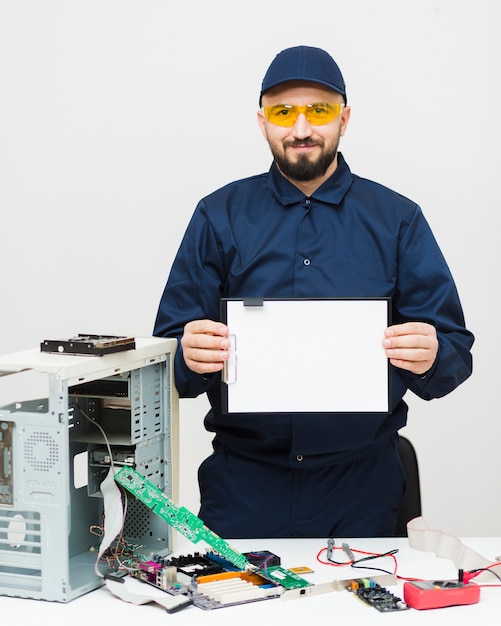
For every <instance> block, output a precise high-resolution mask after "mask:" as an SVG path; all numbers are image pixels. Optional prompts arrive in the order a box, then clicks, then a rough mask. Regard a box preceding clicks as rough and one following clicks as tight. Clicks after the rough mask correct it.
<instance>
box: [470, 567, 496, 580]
mask: <svg viewBox="0 0 501 626" xmlns="http://www.w3.org/2000/svg"><path fill="white" fill-rule="evenodd" d="M479 572H490V573H491V574H492V575H493V576H495V577H496V578H497V579H498V580H499V581H500V582H501V576H499V574H498V573H497V572H495V571H493V570H492V569H490V568H489V567H479V568H478V569H472V570H470V574H478V573H479Z"/></svg>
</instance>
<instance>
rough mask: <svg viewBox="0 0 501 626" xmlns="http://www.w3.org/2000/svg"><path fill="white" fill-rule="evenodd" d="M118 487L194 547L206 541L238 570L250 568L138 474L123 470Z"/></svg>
mask: <svg viewBox="0 0 501 626" xmlns="http://www.w3.org/2000/svg"><path fill="white" fill-rule="evenodd" d="M114 478H115V480H116V482H117V483H119V484H120V485H122V486H123V487H125V489H127V491H130V493H132V494H133V495H134V496H135V497H136V498H137V499H138V500H140V501H141V502H142V503H143V504H145V505H146V506H147V507H148V508H149V509H151V510H152V511H153V512H154V513H156V514H157V515H158V516H159V517H161V518H162V519H163V520H165V521H166V522H167V523H168V524H170V525H171V526H172V527H173V528H175V529H176V530H178V531H179V532H180V533H181V534H182V535H184V536H185V537H186V538H187V539H189V540H190V541H192V542H193V543H197V542H199V541H202V540H203V541H205V542H206V543H207V544H208V545H210V546H211V547H212V548H214V550H216V552H217V553H218V554H220V555H221V556H222V557H223V558H225V559H226V560H227V561H229V562H230V563H232V564H233V565H235V567H238V568H239V569H241V570H245V569H246V568H248V567H249V566H250V563H249V561H248V560H247V557H245V556H244V555H243V554H242V553H241V552H238V551H237V550H234V549H233V548H232V547H231V546H230V545H229V544H228V542H227V541H225V540H224V539H222V538H221V537H220V536H219V535H216V533H214V532H213V531H212V530H210V529H209V528H207V526H205V524H204V523H203V521H202V520H201V519H200V518H199V517H197V516H196V515H194V514H193V513H192V512H191V511H189V510H188V509H186V508H185V507H182V506H181V507H178V506H177V505H176V504H174V502H172V500H170V499H169V498H168V497H167V496H166V495H165V494H164V493H162V492H161V491H160V489H158V487H155V485H153V484H152V483H151V482H149V481H148V480H147V479H146V478H145V477H144V476H142V475H141V474H140V473H139V472H137V471H136V470H135V469H133V468H132V467H129V466H124V467H122V468H121V469H120V471H118V472H117V473H116V474H115V476H114Z"/></svg>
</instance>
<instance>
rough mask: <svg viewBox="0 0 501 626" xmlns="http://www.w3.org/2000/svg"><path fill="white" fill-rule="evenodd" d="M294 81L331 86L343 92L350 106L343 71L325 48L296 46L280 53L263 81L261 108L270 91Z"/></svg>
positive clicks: (260, 96)
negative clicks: (264, 95)
mask: <svg viewBox="0 0 501 626" xmlns="http://www.w3.org/2000/svg"><path fill="white" fill-rule="evenodd" d="M290 80H304V81H307V82H312V83H318V84H320V85H324V86H325V87H329V89H333V90H334V91H337V93H340V94H341V95H342V96H343V97H344V101H345V103H346V87H345V84H344V79H343V75H342V74H341V70H340V69H339V67H338V65H337V63H336V62H335V61H334V59H333V58H332V57H331V56H330V54H328V53H327V52H325V50H322V49H321V48H312V47H311V46H296V47H294V48H287V49H286V50H282V52H279V53H278V54H277V56H276V57H275V58H274V59H273V61H272V62H271V65H270V67H269V68H268V70H267V72H266V74H265V76H264V78H263V83H262V85H261V93H260V95H259V105H260V106H261V98H262V96H263V94H264V93H265V92H266V91H268V89H271V88H272V87H275V86H276V85H281V84H282V83H286V82H288V81H290Z"/></svg>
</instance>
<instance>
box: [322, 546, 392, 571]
mask: <svg viewBox="0 0 501 626" xmlns="http://www.w3.org/2000/svg"><path fill="white" fill-rule="evenodd" d="M332 549H333V550H343V548H341V547H339V546H333V548H332ZM350 550H351V551H352V552H356V553H357V554H365V555H366V556H373V557H375V558H377V557H384V556H389V557H391V558H392V559H393V563H394V565H395V568H394V572H393V574H394V575H396V574H397V567H398V563H397V559H396V558H395V555H394V554H386V553H378V552H365V551H364V550H356V549H354V548H350ZM326 551H327V548H322V549H321V550H319V552H318V553H317V561H318V562H319V563H322V564H323V565H332V566H334V567H343V566H345V565H353V563H355V562H356V561H355V559H350V560H349V561H345V562H344V563H332V561H322V559H321V558H320V555H321V554H322V552H326ZM362 567H363V566H362Z"/></svg>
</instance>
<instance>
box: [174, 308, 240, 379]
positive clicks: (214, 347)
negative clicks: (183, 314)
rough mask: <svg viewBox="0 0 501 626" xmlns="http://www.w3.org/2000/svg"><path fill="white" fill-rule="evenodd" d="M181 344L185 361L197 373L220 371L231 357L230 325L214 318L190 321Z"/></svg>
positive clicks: (185, 328)
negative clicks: (213, 319)
mask: <svg viewBox="0 0 501 626" xmlns="http://www.w3.org/2000/svg"><path fill="white" fill-rule="evenodd" d="M181 346H182V348H183V356H184V361H185V363H186V365H187V366H188V367H189V368H190V370H192V371H193V372H196V373H197V374H210V373H212V372H219V371H221V370H222V369H223V365H224V362H225V361H227V360H228V359H229V358H230V353H229V347H230V340H229V339H228V327H227V326H226V325H225V324H222V323H221V322H214V321H212V320H195V321H193V322H188V324H186V326H185V327H184V333H183V336H182V338H181Z"/></svg>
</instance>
